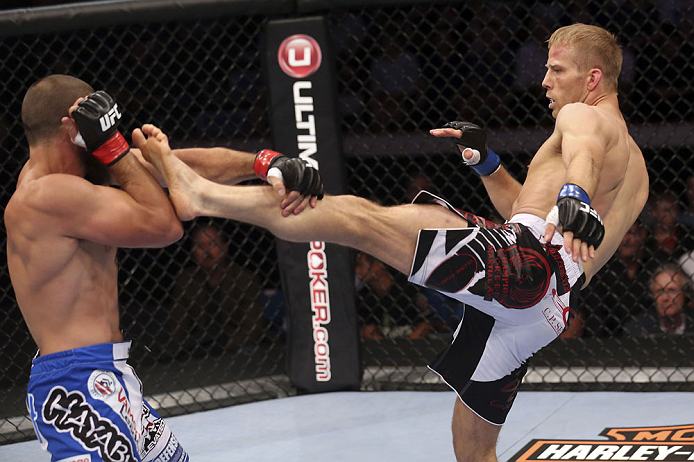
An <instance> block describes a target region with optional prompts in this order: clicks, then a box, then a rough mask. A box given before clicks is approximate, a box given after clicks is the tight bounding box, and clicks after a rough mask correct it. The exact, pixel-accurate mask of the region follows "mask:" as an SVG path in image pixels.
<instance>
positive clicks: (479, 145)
mask: <svg viewBox="0 0 694 462" xmlns="http://www.w3.org/2000/svg"><path fill="white" fill-rule="evenodd" d="M443 128H453V129H455V130H460V131H462V132H463V135H462V136H461V137H460V138H453V142H454V143H455V145H456V147H457V148H458V150H460V153H461V154H462V153H463V151H464V150H465V149H468V148H469V149H471V150H472V152H473V156H472V158H470V159H466V158H465V156H463V162H465V164H466V165H469V166H470V167H472V168H473V169H474V170H475V171H476V172H477V173H478V174H479V175H481V176H487V175H491V174H492V173H494V172H496V171H497V170H498V169H499V167H500V166H501V159H499V156H497V155H496V153H495V152H494V151H492V150H491V149H489V147H488V146H487V133H486V132H485V131H484V130H483V129H482V128H481V127H480V126H479V125H475V124H473V123H471V122H465V121H458V120H455V121H453V122H448V123H447V124H445V125H444V126H443Z"/></svg>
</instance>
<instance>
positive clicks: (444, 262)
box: [143, 24, 648, 462]
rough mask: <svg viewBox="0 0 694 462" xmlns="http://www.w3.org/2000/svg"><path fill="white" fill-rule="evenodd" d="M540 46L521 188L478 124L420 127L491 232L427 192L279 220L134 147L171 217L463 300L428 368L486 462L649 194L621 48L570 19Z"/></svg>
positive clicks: (469, 453)
mask: <svg viewBox="0 0 694 462" xmlns="http://www.w3.org/2000/svg"><path fill="white" fill-rule="evenodd" d="M548 44H549V54H548V59H547V72H546V75H545V78H544V80H543V82H542V85H543V87H544V88H545V89H546V90H547V97H548V98H549V99H550V103H549V108H550V110H551V111H552V115H553V117H555V118H556V124H555V128H554V131H553V132H552V134H551V135H550V137H549V138H548V139H547V141H545V143H544V144H543V145H542V146H541V147H540V148H539V150H538V151H537V153H536V154H535V156H534V158H533V160H532V162H531V163H530V166H529V168H528V173H527V177H526V180H525V182H524V183H523V184H520V183H519V182H517V181H516V180H515V179H513V178H512V177H511V175H510V174H509V173H508V172H507V171H506V170H505V169H504V167H503V166H502V165H501V162H500V159H499V157H498V156H497V155H496V154H494V153H493V152H492V151H491V150H489V149H488V147H487V140H486V135H485V133H484V132H483V131H482V130H481V129H480V128H479V127H478V126H476V125H474V124H470V123H465V122H453V123H450V124H448V125H447V126H445V127H444V128H441V129H435V130H432V132H431V133H432V134H433V135H434V136H448V137H455V138H454V141H455V143H456V145H457V146H458V148H459V149H460V150H461V151H462V152H463V158H464V160H465V163H467V164H468V165H471V166H472V168H474V169H475V170H476V171H477V172H478V173H479V174H480V175H481V176H482V182H483V184H484V186H485V188H486V190H487V192H488V194H489V196H490V198H491V200H492V203H493V204H494V206H495V207H496V209H497V210H498V212H499V213H500V214H501V215H502V216H503V217H504V218H505V219H506V220H507V222H506V223H505V224H503V225H494V224H492V223H489V222H487V221H486V220H484V219H481V218H479V217H476V216H474V215H471V214H468V213H459V212H457V211H456V210H455V209H453V208H452V207H450V206H449V205H448V204H447V203H445V201H443V200H442V199H439V198H437V197H435V196H433V195H431V194H427V193H422V194H420V195H419V196H418V197H417V198H416V199H415V201H414V202H415V203H414V204H408V205H401V206H395V207H382V206H379V205H377V204H375V203H373V202H369V201H367V200H365V199H362V198H359V197H353V196H334V197H331V196H328V197H326V198H325V199H324V200H323V201H321V202H319V203H318V204H317V205H316V207H315V208H314V209H309V210H307V211H306V212H304V213H302V214H301V215H297V216H291V217H289V218H288V219H283V218H282V215H281V214H279V213H274V212H270V211H268V210H269V207H271V204H272V203H273V201H275V200H276V199H275V196H274V194H273V192H272V190H271V189H270V188H267V187H262V186H258V187H253V186H249V187H234V186H224V185H219V184H215V183H213V182H210V181H207V180H205V179H204V178H202V177H200V176H199V175H197V174H196V173H195V172H194V171H193V170H191V169H190V168H188V167H187V166H186V165H185V164H184V163H183V162H181V161H180V160H179V159H178V158H177V157H176V156H174V155H172V154H171V151H170V149H169V147H168V145H167V144H166V143H165V142H161V143H150V144H148V145H147V146H145V148H144V151H143V155H144V157H145V158H146V159H147V160H149V161H151V162H152V163H153V164H154V165H155V166H156V168H157V169H158V170H160V171H161V172H162V174H163V176H164V178H165V180H166V182H167V184H168V186H169V193H170V196H169V197H170V199H171V201H172V203H173V205H174V208H175V209H176V212H177V214H178V216H179V217H180V218H181V219H184V220H189V219H192V218H194V217H196V216H200V215H210V216H216V217H226V218H231V219H235V220H239V221H244V222H248V223H252V224H256V225H259V226H262V227H264V228H267V229H268V230H270V231H271V232H272V233H274V234H275V235H277V236H278V237H280V238H282V239H285V240H289V241H298V242H302V241H313V240H323V241H328V242H334V243H338V244H342V245H346V246H350V247H354V248H356V249H359V250H361V251H363V252H366V253H369V254H371V255H373V256H375V257H376V258H378V259H380V260H381V261H383V262H386V263H387V264H389V265H391V266H392V267H394V268H396V269H397V270H399V271H401V272H403V273H405V274H408V275H409V280H410V281H412V282H414V283H417V284H421V285H424V286H427V287H431V288H434V289H437V290H439V291H441V292H442V293H444V294H446V295H448V296H450V297H453V298H455V299H457V300H460V301H462V302H464V303H465V304H467V305H468V307H469V308H468V309H467V310H466V312H465V314H464V316H463V320H462V321H461V323H460V325H459V326H458V329H457V330H456V333H455V335H454V339H453V342H452V344H451V345H450V346H449V347H448V348H447V349H446V350H445V351H443V352H442V353H441V354H440V355H439V356H438V357H437V358H436V359H435V360H434V361H433V363H432V364H431V366H430V367H431V368H432V369H433V370H434V371H436V372H437V373H438V374H439V375H440V376H441V377H442V378H443V380H445V382H446V383H448V384H449V385H450V386H451V387H452V388H453V389H454V390H455V391H456V393H457V394H458V399H457V400H456V404H455V408H454V411H453V425H452V431H453V446H454V451H455V454H456V457H457V459H458V460H460V461H474V462H480V461H495V460H497V459H496V450H495V446H496V441H497V438H498V434H499V431H500V428H501V425H502V424H503V423H504V421H505V419H506V416H507V414H508V411H509V409H510V408H511V405H512V404H513V400H514V398H515V395H516V392H517V390H518V387H519V385H520V383H521V380H522V378H523V376H524V374H525V372H526V360H527V359H528V358H529V357H530V356H532V355H533V354H534V353H535V352H536V351H538V350H539V349H540V348H542V347H543V346H545V345H547V344H548V343H550V342H551V341H552V340H553V339H555V338H556V337H557V336H558V335H559V334H561V332H562V331H563V330H564V329H565V328H566V325H567V322H568V318H569V308H568V302H569V292H570V290H571V289H572V288H573V287H576V288H581V287H582V286H584V285H585V284H587V283H588V282H589V281H590V279H591V278H592V277H593V276H594V275H595V274H596V273H597V272H598V270H599V269H600V268H601V267H602V266H603V265H604V264H605V262H607V260H608V259H609V258H610V257H611V256H612V254H613V253H614V252H615V250H616V249H617V247H618V245H619V243H620V241H621V240H622V236H624V234H625V233H626V232H627V230H628V229H629V227H630V226H631V224H632V223H633V222H634V221H635V220H636V217H637V216H638V215H639V213H640V212H641V210H642V208H643V206H644V204H645V203H646V199H647V197H648V174H647V172H646V165H645V162H644V159H643V155H642V154H641V151H640V149H639V148H638V146H637V145H636V143H635V142H634V140H633V139H632V138H631V137H630V136H629V132H628V130H627V126H626V124H625V122H624V118H623V117H622V114H621V112H620V110H619V103H618V98H617V79H618V76H619V73H620V70H621V63H622V53H621V49H620V48H619V46H618V44H617V43H616V39H615V37H614V36H613V35H612V34H611V33H609V32H608V31H606V30H604V29H601V28H599V27H595V26H589V25H583V24H574V25H572V26H567V27H562V28H560V29H558V30H556V31H555V32H554V33H553V34H552V36H551V37H550V39H549V41H548ZM557 228H561V231H558V230H557ZM473 307H474V308H473Z"/></svg>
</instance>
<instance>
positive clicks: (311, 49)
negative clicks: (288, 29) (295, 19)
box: [277, 34, 323, 79]
mask: <svg viewBox="0 0 694 462" xmlns="http://www.w3.org/2000/svg"><path fill="white" fill-rule="evenodd" d="M277 61H279V65H280V68H281V69H282V70H283V71H284V73H285V74H287V75H288V76H290V77H294V78H295V79H304V78H306V77H308V76H309V75H311V74H313V73H314V72H316V71H317V70H318V68H319V67H320V65H321V62H322V61H323V54H322V53H321V49H320V46H319V45H318V42H316V40H315V39H314V38H313V37H311V36H309V35H304V34H296V35H292V36H290V37H287V38H286V39H284V40H283V41H282V43H281V44H280V48H279V51H278V53H277Z"/></svg>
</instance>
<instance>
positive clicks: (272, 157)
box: [253, 149, 324, 199]
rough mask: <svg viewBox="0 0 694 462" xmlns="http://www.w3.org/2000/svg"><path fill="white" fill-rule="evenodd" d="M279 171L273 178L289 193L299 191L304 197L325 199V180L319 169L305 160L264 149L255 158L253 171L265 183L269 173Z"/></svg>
mask: <svg viewBox="0 0 694 462" xmlns="http://www.w3.org/2000/svg"><path fill="white" fill-rule="evenodd" d="M272 169H277V170H276V171H275V173H277V172H278V173H279V174H275V175H273V176H278V177H279V178H280V179H281V180H282V181H283V182H284V186H285V188H287V190H288V191H299V194H301V195H302V196H316V197H318V199H323V195H324V193H323V180H322V178H321V176H320V172H319V171H318V169H316V168H314V167H313V166H312V165H311V164H309V163H308V162H306V161H305V160H303V159H299V158H294V157H287V156H285V155H284V154H280V153H279V152H277V151H272V150H270V149H263V150H262V151H260V152H259V153H258V154H257V155H256V156H255V162H254V163H253V170H255V174H256V175H257V176H258V178H260V179H261V180H263V181H267V177H268V172H270V170H272Z"/></svg>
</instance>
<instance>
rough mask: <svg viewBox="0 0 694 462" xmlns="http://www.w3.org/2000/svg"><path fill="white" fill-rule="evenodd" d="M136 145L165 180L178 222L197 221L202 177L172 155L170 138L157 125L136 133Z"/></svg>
mask: <svg viewBox="0 0 694 462" xmlns="http://www.w3.org/2000/svg"><path fill="white" fill-rule="evenodd" d="M145 136H147V138H146V139H145ZM133 143H134V144H135V146H137V148H139V149H140V151H142V156H143V157H144V158H145V159H146V160H147V161H148V162H150V163H151V164H152V165H154V167H155V168H156V169H157V170H159V172H160V173H161V174H162V176H163V177H164V180H165V181H166V184H167V186H168V188H169V200H170V201H171V204H173V207H174V210H176V215H178V218H179V219H180V220H182V221H187V220H192V219H193V218H195V217H197V216H198V215H199V213H198V208H197V207H196V204H197V203H198V201H199V198H198V194H197V191H198V188H196V187H195V184H196V182H197V181H198V180H199V179H200V177H199V176H198V175H197V173H195V172H194V171H193V170H191V169H190V167H188V166H187V165H186V164H185V163H183V161H181V160H180V159H179V158H178V157H176V156H175V155H174V154H173V153H172V152H171V148H170V147H169V139H168V137H167V136H166V134H165V133H164V132H162V131H161V129H159V128H158V127H155V126H154V125H151V124H145V125H143V126H142V130H140V129H135V130H134V131H133Z"/></svg>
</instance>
